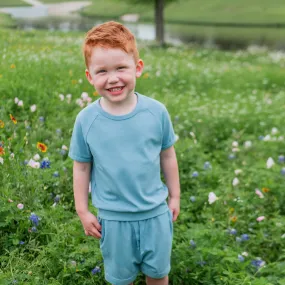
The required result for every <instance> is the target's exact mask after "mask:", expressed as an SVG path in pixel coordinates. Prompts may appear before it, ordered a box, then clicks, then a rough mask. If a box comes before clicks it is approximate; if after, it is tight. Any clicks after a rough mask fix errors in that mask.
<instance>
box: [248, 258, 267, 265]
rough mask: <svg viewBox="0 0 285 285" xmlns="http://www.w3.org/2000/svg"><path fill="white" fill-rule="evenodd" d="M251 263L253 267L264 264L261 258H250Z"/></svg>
mask: <svg viewBox="0 0 285 285" xmlns="http://www.w3.org/2000/svg"><path fill="white" fill-rule="evenodd" d="M251 264H252V265H253V266H255V267H262V266H264V265H265V261H263V260H262V259H261V258H258V259H255V260H252V261H251Z"/></svg>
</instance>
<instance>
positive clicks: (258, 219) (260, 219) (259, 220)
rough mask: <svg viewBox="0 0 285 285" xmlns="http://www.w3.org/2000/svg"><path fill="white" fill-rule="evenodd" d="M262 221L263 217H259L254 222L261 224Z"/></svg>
mask: <svg viewBox="0 0 285 285" xmlns="http://www.w3.org/2000/svg"><path fill="white" fill-rule="evenodd" d="M264 219H265V217H264V216H260V217H258V218H257V219H256V220H257V221H258V222H261V221H263V220H264Z"/></svg>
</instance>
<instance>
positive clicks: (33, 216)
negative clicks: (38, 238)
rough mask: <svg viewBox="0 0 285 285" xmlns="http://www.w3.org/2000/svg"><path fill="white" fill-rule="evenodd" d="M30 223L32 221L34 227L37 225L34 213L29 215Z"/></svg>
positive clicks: (37, 219)
mask: <svg viewBox="0 0 285 285" xmlns="http://www.w3.org/2000/svg"><path fill="white" fill-rule="evenodd" d="M30 221H32V223H33V224H34V225H35V226H38V225H39V217H38V216H37V215H36V214H35V213H31V215H30Z"/></svg>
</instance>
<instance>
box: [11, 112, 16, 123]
mask: <svg viewBox="0 0 285 285" xmlns="http://www.w3.org/2000/svg"><path fill="white" fill-rule="evenodd" d="M10 119H11V120H12V122H13V123H14V124H15V125H16V124H17V120H16V119H15V118H14V117H13V116H12V115H11V114H10Z"/></svg>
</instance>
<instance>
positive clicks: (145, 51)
mask: <svg viewBox="0 0 285 285" xmlns="http://www.w3.org/2000/svg"><path fill="white" fill-rule="evenodd" d="M83 36H84V33H59V32H44V31H29V32H27V31H26V32H24V31H13V33H11V31H10V30H0V54H1V56H2V62H1V66H0V94H1V105H0V120H1V122H0V142H1V147H2V150H1V151H2V155H1V158H2V159H3V164H2V163H0V181H1V192H0V217H1V219H0V230H1V231H0V284H3V285H8V284H13V283H14V284H15V282H18V283H17V284H31V285H38V284H40V285H46V284H49V285H50V284H51V285H59V284H62V285H65V284H70V285H77V284H83V285H91V284H98V285H99V284H106V283H105V282H104V266H103V264H102V257H101V254H100V251H99V243H98V240H94V239H93V238H91V237H86V236H84V233H83V229H82V226H81V224H80V221H79V218H78V217H77V215H76V213H75V211H74V202H73V194H72V161H71V160H70V159H69V158H68V157H67V152H66V151H63V149H62V147H63V146H64V145H65V146H69V142H70V137H71V133H72V128H73V124H74V120H75V117H76V115H77V114H78V112H79V111H80V110H81V107H80V106H79V105H78V104H77V100H78V99H80V98H81V94H82V92H87V93H88V95H89V96H90V97H91V98H92V100H93V101H94V100H96V99H97V98H98V94H96V93H95V92H94V90H93V88H92V86H91V85H90V84H89V83H88V82H87V80H86V79H85V78H84V69H85V67H84V62H83V59H82V55H81V44H82V41H83ZM139 46H140V54H141V57H142V58H143V59H144V61H145V70H144V73H143V76H142V77H141V78H140V79H138V81H137V87H136V88H137V91H138V92H140V93H142V94H145V95H147V96H150V97H152V98H155V99H157V100H159V101H161V102H163V103H164V104H165V105H166V107H167V108H168V110H169V113H170V115H171V118H172V121H173V125H174V129H175V133H176V134H177V135H178V136H179V139H178V141H177V142H176V144H175V149H176V152H177V158H178V161H179V171H180V184H181V213H180V216H179V218H178V221H177V222H175V224H174V241H173V252H172V269H171V273H170V282H171V284H173V285H178V284H194V285H198V284H215V285H235V284H243V285H263V284H264V285H269V284H274V285H275V284H276V285H277V284H278V285H280V284H283V283H284V281H285V280H284V262H285V257H284V252H282V250H283V249H284V237H285V235H284V234H285V232H284V224H285V206H284V205H285V195H284V187H285V165H284V154H285V153H284V147H285V142H284V133H285V127H284V120H285V112H283V110H284V108H285V106H284V96H285V94H284V87H285V86H284V77H285V71H284V70H285V68H284V66H285V55H284V53H282V52H271V51H268V50H266V49H261V48H251V49H249V50H244V51H219V50H214V49H205V48H201V47H192V48H189V47H186V46H182V47H179V48H176V47H171V46H169V47H167V48H166V49H161V48H157V47H155V46H149V45H148V44H147V43H146V42H139ZM60 94H62V95H64V100H63V101H62V100H61V99H60V96H59V95H60ZM67 94H71V99H70V100H68V97H67V96H66V95H67ZM16 97H17V98H18V99H19V100H22V101H23V106H22V107H21V106H19V105H18V104H16V103H15V98H16ZM61 97H62V96H61ZM34 104H35V105H36V111H35V112H32V111H31V109H30V107H31V106H32V105H34ZM10 114H11V115H13V116H14V117H15V118H16V119H17V124H14V123H13V122H12V121H11V119H10ZM37 142H43V143H45V144H46V145H47V147H48V150H47V152H45V153H42V152H40V151H39V150H38V149H37V146H36V145H37ZM3 150H4V152H5V153H4V154H3ZM35 154H39V155H40V160H39V162H40V163H42V161H43V159H44V158H47V159H48V160H49V161H50V168H46V169H41V168H39V169H37V168H32V167H30V166H27V165H26V164H27V161H29V160H30V159H31V158H33V157H34V156H35ZM270 157H271V158H272V159H273V160H274V162H275V164H274V165H273V167H271V168H267V166H266V165H267V161H268V159H269V158H270ZM206 162H208V163H206ZM209 165H210V167H209ZM238 169H240V170H241V172H240V171H239V173H238V172H237V170H238ZM235 177H236V178H238V180H239V183H238V184H237V185H235V186H234V185H233V183H232V182H233V180H234V178H235ZM256 189H259V190H260V192H261V193H262V195H263V198H260V194H259V195H257V194H256ZM210 192H214V193H215V194H216V196H217V197H218V198H219V199H218V200H216V201H215V202H214V203H212V204H209V201H208V196H209V193H210ZM19 203H22V204H23V205H24V208H23V209H22V210H20V209H19V208H18V207H17V205H18V204H19ZM90 209H91V211H92V212H93V213H94V214H96V212H97V211H96V209H94V208H93V207H92V206H91V205H90ZM31 213H35V214H36V215H38V216H39V217H40V218H41V219H40V221H39V225H38V226H35V225H33V223H32V222H31V221H30V220H29V217H30V215H31ZM260 216H265V219H264V220H263V221H261V222H258V221H257V218H258V217H260ZM33 226H35V227H36V228H33V229H32V227H33ZM243 234H245V235H247V237H248V238H245V236H243ZM191 240H192V242H191V243H190V241H191ZM193 242H194V243H195V244H196V246H194V244H193ZM242 254H243V255H242ZM258 258H260V259H262V260H263V261H265V266H264V264H263V263H260V262H259V263H258V262H257V261H256V260H258ZM258 264H259V265H258ZM95 266H99V267H100V269H101V272H98V273H97V274H95V275H93V274H92V273H91V270H92V269H93V268H94V267H95ZM141 284H144V283H143V276H142V275H140V276H139V277H138V279H137V281H136V283H135V285H141Z"/></svg>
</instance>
